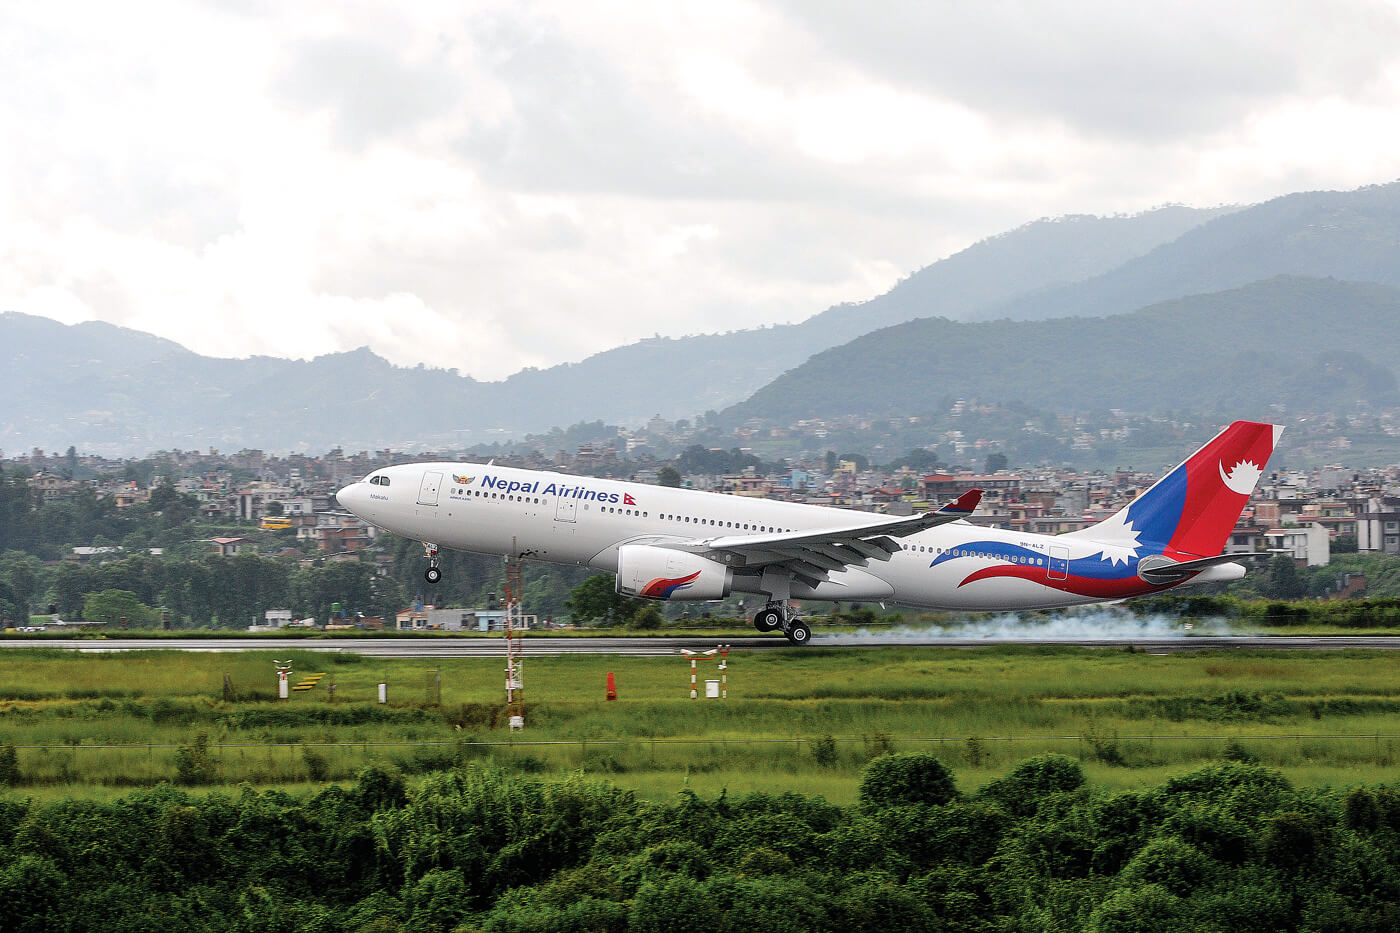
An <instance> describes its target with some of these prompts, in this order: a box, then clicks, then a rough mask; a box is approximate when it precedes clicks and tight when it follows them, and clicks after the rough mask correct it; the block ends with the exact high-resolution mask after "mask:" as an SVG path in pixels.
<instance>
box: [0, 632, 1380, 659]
mask: <svg viewBox="0 0 1400 933" xmlns="http://www.w3.org/2000/svg"><path fill="white" fill-rule="evenodd" d="M721 643H724V644H728V645H730V646H731V647H732V648H734V649H735V650H744V651H748V650H772V649H787V650H791V651H806V650H810V649H808V648H796V647H793V646H792V645H790V644H788V642H787V639H785V638H783V637H782V636H780V635H769V636H761V637H753V638H729V639H726V638H717V637H709V638H692V637H679V638H678V637H661V638H657V637H649V638H648V637H638V638H577V637H575V638H570V637H558V636H556V637H550V636H536V635H532V636H529V637H527V638H526V639H525V640H524V651H525V654H527V655H535V656H541V655H565V654H608V655H628V656H633V657H648V656H650V657H674V656H676V655H678V654H680V653H681V649H682V648H687V649H689V650H691V651H706V650H709V649H710V648H713V647H715V646H716V645H718V644H721ZM811 644H812V646H814V647H817V648H855V647H861V648H878V647H893V646H901V647H922V648H983V647H987V646H989V645H1066V646H1073V647H1080V648H1106V649H1116V650H1120V651H1121V650H1124V649H1126V648H1127V647H1128V646H1129V645H1131V646H1132V647H1133V648H1135V649H1137V650H1139V651H1147V652H1151V653H1154V654H1166V653H1168V652H1173V651H1202V650H1229V649H1250V650H1261V649H1263V650H1291V651H1328V650H1331V651H1336V650H1343V649H1349V648H1351V649H1367V650H1377V649H1378V650H1386V651H1394V650H1400V637H1393V638H1388V637H1385V636H1369V635H1367V636H1268V635H1239V636H1221V635H1194V636H1193V635H1183V636H1180V637H1175V638H1102V639H1094V638H937V637H897V636H881V635H816V636H814V637H813V638H812V641H811ZM4 648H62V649H68V650H72V651H83V652H105V651H149V650H152V649H161V650H166V651H172V650H173V651H286V650H288V649H296V650H299V651H332V652H336V651H338V652H346V653H351V654H361V655H365V656H368V657H379V658H488V657H497V656H501V655H504V653H505V642H504V641H503V640H501V639H499V638H451V637H445V638H366V639H325V640H322V639H302V638H259V639H256V640H254V639H243V638H180V639H174V638H122V639H116V638H114V639H109V640H94V639H87V638H72V639H62V640H53V639H47V638H43V639H40V638H35V639H27V638H5V639H0V649H4Z"/></svg>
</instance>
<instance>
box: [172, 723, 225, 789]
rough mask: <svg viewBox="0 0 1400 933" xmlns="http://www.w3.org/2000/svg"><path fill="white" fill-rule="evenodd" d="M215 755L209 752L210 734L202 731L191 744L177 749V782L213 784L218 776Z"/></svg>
mask: <svg viewBox="0 0 1400 933" xmlns="http://www.w3.org/2000/svg"><path fill="white" fill-rule="evenodd" d="M216 771H217V769H216V767H215V763H214V759H213V756H211V755H210V754H209V734H208V733H206V732H201V733H199V735H197V736H195V740H194V741H193V742H192V743H190V744H189V745H181V746H180V747H179V748H178V749H176V751H175V783H177V784H185V785H194V784H212V783H214V781H215V778H216Z"/></svg>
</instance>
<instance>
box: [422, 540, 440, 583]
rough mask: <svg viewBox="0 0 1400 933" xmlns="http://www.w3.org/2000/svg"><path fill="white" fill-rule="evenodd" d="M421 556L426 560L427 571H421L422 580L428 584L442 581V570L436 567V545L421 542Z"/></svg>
mask: <svg viewBox="0 0 1400 933" xmlns="http://www.w3.org/2000/svg"><path fill="white" fill-rule="evenodd" d="M423 556H425V557H427V558H428V569H427V570H425V571H423V579H424V580H427V581H428V582H429V583H438V582H440V581H441V580H442V570H441V569H440V568H439V567H438V547H437V545H436V544H429V543H428V542H426V541H424V542H423Z"/></svg>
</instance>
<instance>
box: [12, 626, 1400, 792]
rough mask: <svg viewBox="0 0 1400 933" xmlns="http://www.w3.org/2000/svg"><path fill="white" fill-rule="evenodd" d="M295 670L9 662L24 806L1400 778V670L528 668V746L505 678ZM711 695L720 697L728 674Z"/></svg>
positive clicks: (822, 655) (311, 663) (1231, 658)
mask: <svg viewBox="0 0 1400 933" xmlns="http://www.w3.org/2000/svg"><path fill="white" fill-rule="evenodd" d="M348 644H353V643H348ZM527 654H528V644H527ZM284 655H286V656H288V657H290V658H291V660H292V664H293V668H294V670H295V672H296V673H295V675H294V676H299V675H301V674H304V673H321V672H324V673H325V674H326V676H325V678H323V679H322V680H321V682H320V684H319V685H317V686H316V687H315V688H314V689H312V690H310V691H307V692H304V693H296V694H294V695H293V697H292V699H291V700H289V701H287V702H285V703H280V702H277V701H276V700H275V690H276V679H275V673H274V667H273V664H272V658H273V656H274V654H273V653H271V652H262V651H247V652H238V653H231V654H204V653H197V654H195V653H182V652H173V651H172V652H165V651H152V652H134V653H131V652H123V653H121V654H112V655H103V654H76V653H71V652H63V651H56V650H46V649H39V648H35V649H24V650H19V649H9V650H6V651H4V652H0V747H4V746H9V747H12V748H13V749H14V750H15V760H14V763H13V769H12V771H11V772H10V773H12V774H13V780H12V781H11V783H13V784H14V785H15V786H17V787H20V788H22V789H25V792H27V793H36V794H39V795H41V796H46V797H48V796H55V795H63V794H68V793H75V792H76V793H80V794H83V795H87V794H89V793H101V792H102V791H101V788H120V787H129V786H142V785H150V784H154V783H156V782H158V781H161V780H172V781H175V780H179V781H181V782H182V783H187V784H190V785H205V784H213V785H220V784H226V785H231V784H237V783H240V782H249V783H252V784H255V785H260V786H273V785H277V786H283V785H294V784H297V783H298V782H308V781H311V782H320V781H326V780H332V781H340V780H347V779H349V778H350V777H351V776H352V775H353V774H354V773H355V772H356V771H357V770H358V769H359V768H360V767H362V766H364V765H366V764H382V765H386V766H393V767H396V768H399V769H400V770H403V771H405V772H408V773H415V774H416V773H421V772H425V771H431V770H434V769H436V768H441V767H445V766H450V765H456V764H461V763H465V762H469V761H475V762H480V763H482V764H488V765H494V766H499V767H504V768H507V769H515V770H523V771H527V772H529V773H536V774H540V775H543V776H552V777H554V778H556V779H562V778H563V777H565V776H567V775H568V774H570V773H574V772H579V771H582V772H584V773H589V774H596V775H603V776H608V777H610V778H611V779H613V780H615V781H617V782H618V783H619V784H620V785H622V786H625V787H627V788H629V789H631V790H633V791H635V792H636V793H638V794H639V795H641V796H643V797H646V798H652V799H664V798H666V797H668V796H669V795H671V794H673V793H674V792H675V791H676V790H678V789H680V788H681V787H690V788H692V789H694V790H696V791H697V792H703V793H710V794H716V793H719V792H720V791H722V790H724V789H725V788H728V789H729V790H730V791H731V792H748V791H765V790H773V789H775V788H782V789H792V790H803V791H808V790H812V791H816V792H820V793H821V794H823V795H824V796H825V797H827V799H830V800H833V801H837V802H842V803H846V802H852V801H854V800H855V799H856V798H857V794H858V784H859V780H860V775H861V770H862V769H863V768H864V767H865V765H866V764H867V763H868V762H869V761H870V760H871V759H872V758H875V757H878V756H880V755H882V754H885V753H887V752H891V751H896V752H902V753H917V754H923V755H931V756H933V757H934V758H936V759H937V760H938V761H940V762H942V763H943V765H944V766H945V767H947V768H948V769H949V770H950V771H952V772H954V773H955V774H956V775H957V780H958V786H959V788H960V789H961V790H963V791H964V792H966V791H968V790H970V789H972V788H974V787H976V786H978V785H979V784H981V783H985V782H986V781H989V780H992V779H994V778H995V777H996V776H997V775H998V774H1000V773H1001V772H1002V771H1004V769H1005V768H1006V767H1008V766H1009V765H1011V764H1013V763H1015V762H1016V761H1019V760H1021V759H1023V758H1025V757H1027V756H1030V755H1035V754H1042V753H1059V754H1065V755H1070V756H1072V757H1074V758H1076V759H1078V760H1080V761H1081V762H1082V763H1083V766H1084V768H1085V769H1086V771H1087V773H1088V774H1089V775H1090V777H1091V778H1092V780H1093V781H1094V782H1095V784H1097V785H1098V786H1102V787H1109V788H1119V789H1123V788H1134V787H1141V786H1144V785H1146V784H1149V783H1151V782H1155V781H1158V780H1161V779H1162V778H1163V777H1165V776H1170V775H1172V774H1176V773H1179V772H1180V771H1182V770H1183V769H1189V768H1193V767H1198V766H1200V765H1201V764H1203V763H1206V762H1210V761H1215V760H1218V759H1220V758H1221V757H1222V756H1225V755H1227V754H1228V755H1229V756H1230V757H1232V758H1236V759H1249V760H1254V761H1257V762H1259V763H1261V764H1265V765H1268V766H1271V767H1276V768H1279V769H1281V770H1283V771H1284V773H1286V774H1287V775H1288V776H1289V778H1290V779H1291V780H1294V781H1295V782H1297V783H1298V784H1299V785H1306V786H1316V785H1334V786H1335V785H1341V784H1345V783H1347V782H1350V781H1356V780H1364V781H1377V780H1384V779H1386V778H1387V777H1388V776H1389V774H1390V773H1391V769H1392V768H1393V766H1394V763H1395V762H1396V761H1397V760H1400V729H1397V728H1396V718H1395V717H1396V715H1397V714H1400V679H1397V678H1395V677H1393V676H1391V675H1390V670H1391V668H1392V666H1394V665H1396V664H1400V658H1397V657H1396V656H1395V655H1394V654H1392V653H1390V652H1344V653H1331V652H1328V653H1305V652H1296V653H1293V652H1290V653H1271V652H1236V651H1230V652H1205V653H1200V654H1173V655H1167V656H1156V655H1148V654H1144V653H1142V652H1134V651H1128V650H1122V651H1085V650H1079V649H1068V648H1064V649H1059V648H994V649H981V650H975V651H960V650H951V649H950V650H926V649H908V648H875V649H858V650H852V649H836V650H828V649H821V648H811V647H809V648H806V649H802V650H800V651H799V650H793V651H784V650H778V651H766V652H762V653H759V654H752V655H750V654H745V653H731V654H730V657H729V667H728V670H727V671H726V674H727V677H728V682H729V683H728V690H729V698H728V699H726V700H723V701H720V700H691V699H690V698H689V691H690V669H689V665H688V664H687V663H686V662H685V661H684V660H683V659H682V658H679V657H672V658H609V657H597V656H583V657H580V656H566V657H552V658H545V657H530V658H528V659H527V662H526V667H525V682H526V687H527V689H526V700H527V707H526V720H527V724H528V725H527V728H526V730H525V731H524V732H517V733H510V732H509V730H507V729H506V728H505V719H504V712H503V708H504V703H503V696H502V689H501V681H500V674H499V672H500V667H501V662H500V661H499V660H498V659H490V658H486V659H450V660H449V659H445V660H441V661H432V662H428V661H410V660H381V659H370V658H364V657H361V656H359V655H355V654H343V653H330V654H323V653H318V652H311V651H292V652H277V653H276V654H275V656H276V657H277V658H279V659H281V660H286V657H284ZM707 668H708V669H707ZM608 673H613V674H614V675H615V677H616V681H617V685H618V690H619V693H620V699H619V700H618V701H616V702H609V701H607V700H605V699H604V684H605V681H606V679H607V674H608ZM226 674H227V681H226V680H225V675H226ZM439 676H440V677H441V686H440V688H439V687H438V686H437V682H436V681H437V678H438V677H439ZM699 676H700V678H701V679H708V678H717V677H718V676H719V673H718V671H717V670H715V663H714V662H712V661H710V662H704V663H702V666H701V668H700V674H699ZM381 682H386V683H388V684H389V688H388V689H389V699H390V701H391V702H390V703H389V704H388V705H386V706H381V705H379V704H377V703H376V702H375V699H376V693H377V685H378V684H379V683H381ZM201 735H202V736H203V737H204V738H203V739H202V740H201V738H200V737H201ZM182 749H183V750H185V751H182ZM308 752H309V753H310V754H308ZM0 770H3V769H0ZM191 775H200V776H201V777H199V779H197V780H190V779H189V776H191Z"/></svg>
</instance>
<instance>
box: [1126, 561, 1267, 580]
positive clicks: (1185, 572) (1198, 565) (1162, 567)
mask: <svg viewBox="0 0 1400 933" xmlns="http://www.w3.org/2000/svg"><path fill="white" fill-rule="evenodd" d="M1254 556H1256V555H1254V554H1218V555H1216V556H1215V557H1202V558H1199V559H1197V560H1172V559H1171V558H1170V557H1162V556H1161V555H1154V556H1152V557H1144V558H1143V559H1142V560H1140V561H1138V577H1139V578H1140V579H1141V580H1142V581H1143V582H1144V583H1151V584H1152V585H1153V586H1167V585H1168V584H1172V583H1180V582H1181V581H1182V580H1185V579H1186V578H1187V577H1192V576H1195V575H1196V574H1198V573H1200V572H1201V571H1203V570H1208V569H1209V568H1211V567H1217V566H1219V565H1220V564H1229V563H1234V562H1235V561H1240V560H1248V559H1250V558H1251V557H1254ZM1258 556H1266V555H1258ZM1238 572H1239V573H1243V572H1244V571H1243V570H1240V571H1238Z"/></svg>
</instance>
